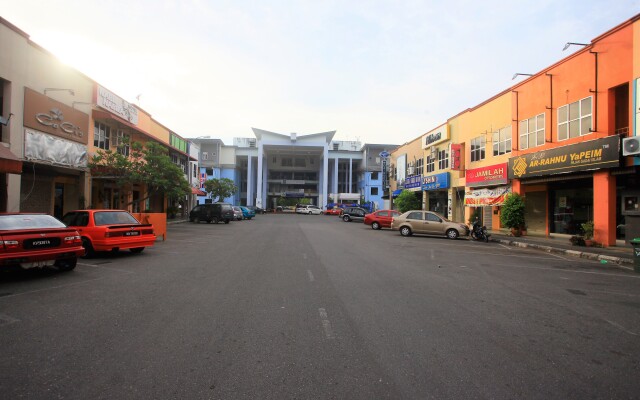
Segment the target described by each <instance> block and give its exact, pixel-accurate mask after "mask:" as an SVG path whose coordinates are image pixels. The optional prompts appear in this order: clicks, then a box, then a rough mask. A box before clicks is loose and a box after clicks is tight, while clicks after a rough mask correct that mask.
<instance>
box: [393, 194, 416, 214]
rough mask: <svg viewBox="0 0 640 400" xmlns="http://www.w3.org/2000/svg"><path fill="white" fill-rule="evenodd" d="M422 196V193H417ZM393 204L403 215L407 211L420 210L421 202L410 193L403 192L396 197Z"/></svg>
mask: <svg viewBox="0 0 640 400" xmlns="http://www.w3.org/2000/svg"><path fill="white" fill-rule="evenodd" d="M419 193H420V194H422V192H419ZM394 203H395V204H396V205H397V206H398V211H400V212H401V213H405V212H407V211H409V210H421V209H422V201H421V200H420V199H419V198H418V197H417V196H416V195H415V194H414V193H413V192H411V191H409V190H403V191H402V193H400V194H399V195H398V197H396V199H395V200H394Z"/></svg>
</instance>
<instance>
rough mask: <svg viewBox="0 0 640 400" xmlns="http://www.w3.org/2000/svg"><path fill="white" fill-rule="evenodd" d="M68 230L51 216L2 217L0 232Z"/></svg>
mask: <svg viewBox="0 0 640 400" xmlns="http://www.w3.org/2000/svg"><path fill="white" fill-rule="evenodd" d="M38 228H66V225H65V224H63V223H62V222H60V221H58V220H57V219H55V218H53V217H52V216H50V215H0V230H3V231H15V230H19V229H38Z"/></svg>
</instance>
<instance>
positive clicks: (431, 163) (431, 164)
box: [427, 156, 436, 174]
mask: <svg viewBox="0 0 640 400" xmlns="http://www.w3.org/2000/svg"><path fill="white" fill-rule="evenodd" d="M435 164H436V159H435V157H431V156H428V157H427V174H428V173H429V172H433V171H435V169H436V165H435Z"/></svg>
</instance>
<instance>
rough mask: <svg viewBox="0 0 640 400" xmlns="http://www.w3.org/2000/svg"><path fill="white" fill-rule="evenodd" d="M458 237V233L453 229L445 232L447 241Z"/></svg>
mask: <svg viewBox="0 0 640 400" xmlns="http://www.w3.org/2000/svg"><path fill="white" fill-rule="evenodd" d="M459 235H460V234H459V233H458V231H457V230H455V229H453V228H452V229H449V230H448V231H447V237H448V238H449V239H457V238H458V236H459Z"/></svg>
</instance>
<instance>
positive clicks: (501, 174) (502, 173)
mask: <svg viewBox="0 0 640 400" xmlns="http://www.w3.org/2000/svg"><path fill="white" fill-rule="evenodd" d="M507 173H508V169H507V163H503V164H496V165H490V166H488V167H482V168H475V169H469V170H467V186H469V187H477V186H493V185H504V184H505V183H507V182H508V181H509V179H508V177H507Z"/></svg>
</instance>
